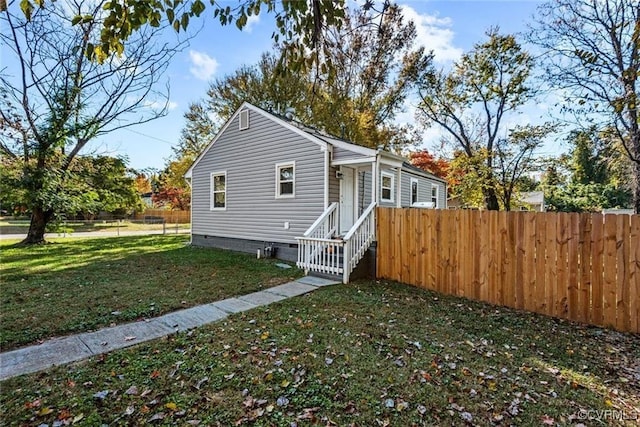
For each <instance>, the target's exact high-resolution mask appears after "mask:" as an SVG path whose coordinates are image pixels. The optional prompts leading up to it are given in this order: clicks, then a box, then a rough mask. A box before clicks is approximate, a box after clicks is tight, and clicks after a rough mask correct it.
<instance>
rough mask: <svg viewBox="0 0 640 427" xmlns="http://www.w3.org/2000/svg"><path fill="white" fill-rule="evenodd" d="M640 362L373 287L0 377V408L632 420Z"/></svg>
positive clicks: (187, 415)
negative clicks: (80, 360)
mask: <svg viewBox="0 0 640 427" xmlns="http://www.w3.org/2000/svg"><path fill="white" fill-rule="evenodd" d="M639 364H640V337H638V336H637V335H629V334H620V333H616V332H612V331H607V330H603V329H599V328H590V327H584V326H581V325H577V324H573V323H569V322H565V321H561V320H554V319H551V318H547V317H543V316H539V315H535V314H528V313H524V312H517V311H514V310H510V309H504V308H496V307H492V306H489V305H486V304H482V303H475V302H470V301H466V300H463V299H459V298H454V297H444V296H438V295H436V294H434V293H431V292H428V291H424V290H420V289H417V288H412V287H408V286H405V285H399V284H395V283H377V282H368V281H367V282H358V283H355V284H351V285H346V286H345V285H340V286H334V287H329V288H323V289H319V290H316V291H314V292H313V293H311V294H308V295H305V296H302V297H297V298H292V299H289V300H285V301H282V302H279V303H276V304H272V305H270V306H267V307H263V308H259V309H255V310H252V311H249V312H245V313H242V314H237V315H233V316H231V317H229V318H228V319H226V320H224V321H222V322H219V323H216V324H213V325H210V326H207V327H202V328H199V329H196V330H194V331H191V332H189V333H180V334H176V335H172V336H170V337H168V338H165V339H162V340H157V341H154V342H151V343H147V344H143V345H139V346H137V347H134V348H131V349H127V350H122V351H117V352H113V353H110V354H107V355H105V356H101V357H97V358H94V359H92V360H90V361H86V362H83V363H79V364H76V365H72V366H67V367H61V368H56V369H52V370H50V371H48V372H43V373H40V374H34V375H29V376H25V377H20V378H15V379H12V380H8V381H5V382H4V383H2V384H1V386H2V396H1V397H0V411H1V413H3V414H5V415H4V423H5V424H7V425H39V424H41V423H45V424H49V425H52V424H53V423H54V421H55V420H56V419H57V420H59V421H72V420H74V419H76V420H77V421H78V422H80V423H82V424H84V425H101V424H108V425H143V424H147V423H156V424H159V425H207V426H209V425H221V426H228V425H234V424H236V425H258V426H263V425H264V426H271V425H278V426H289V425H296V424H292V423H297V425H300V426H302V425H322V426H325V425H338V426H343V425H344V426H346V425H351V424H352V423H353V424H354V425H358V426H375V425H391V426H410V425H460V426H462V425H480V426H492V425H523V426H539V425H568V424H574V425H577V424H579V423H584V425H602V424H612V425H625V424H626V425H629V426H631V425H636V421H635V420H634V418H635V417H639V416H640V386H639V384H640V366H639ZM588 411H590V412H588ZM598 411H601V412H598ZM602 411H608V412H602ZM623 414H624V416H625V417H627V418H628V419H627V420H626V421H618V420H616V419H614V417H622V416H623ZM588 416H591V417H595V418H597V417H599V418H600V420H599V421H595V420H587V419H581V418H585V417H588ZM607 417H608V418H607Z"/></svg>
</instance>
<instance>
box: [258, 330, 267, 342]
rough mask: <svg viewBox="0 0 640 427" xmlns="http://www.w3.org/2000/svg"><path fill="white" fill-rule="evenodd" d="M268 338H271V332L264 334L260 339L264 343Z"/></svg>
mask: <svg viewBox="0 0 640 427" xmlns="http://www.w3.org/2000/svg"><path fill="white" fill-rule="evenodd" d="M267 338H269V332H263V333H262V335H260V339H261V340H263V341H264V340H266V339H267Z"/></svg>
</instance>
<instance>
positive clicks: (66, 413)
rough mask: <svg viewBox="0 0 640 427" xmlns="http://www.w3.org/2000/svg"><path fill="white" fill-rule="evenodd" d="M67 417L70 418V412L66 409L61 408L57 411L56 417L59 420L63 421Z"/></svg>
mask: <svg viewBox="0 0 640 427" xmlns="http://www.w3.org/2000/svg"><path fill="white" fill-rule="evenodd" d="M67 418H71V412H69V410H68V409H62V410H61V411H60V412H59V413H58V419H59V420H60V421H64V420H66V419H67Z"/></svg>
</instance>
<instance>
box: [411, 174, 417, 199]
mask: <svg viewBox="0 0 640 427" xmlns="http://www.w3.org/2000/svg"><path fill="white" fill-rule="evenodd" d="M417 202H418V180H417V179H414V178H411V204H412V205H413V204H414V203H417Z"/></svg>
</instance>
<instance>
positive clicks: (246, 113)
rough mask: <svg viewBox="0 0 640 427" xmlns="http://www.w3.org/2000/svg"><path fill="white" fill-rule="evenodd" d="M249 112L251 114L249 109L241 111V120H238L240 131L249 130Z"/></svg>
mask: <svg viewBox="0 0 640 427" xmlns="http://www.w3.org/2000/svg"><path fill="white" fill-rule="evenodd" d="M249 112H250V110H249V109H247V108H245V109H244V110H241V111H240V118H239V120H238V130H247V129H249ZM243 121H244V122H245V123H244V126H243V123H242V122H243Z"/></svg>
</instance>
